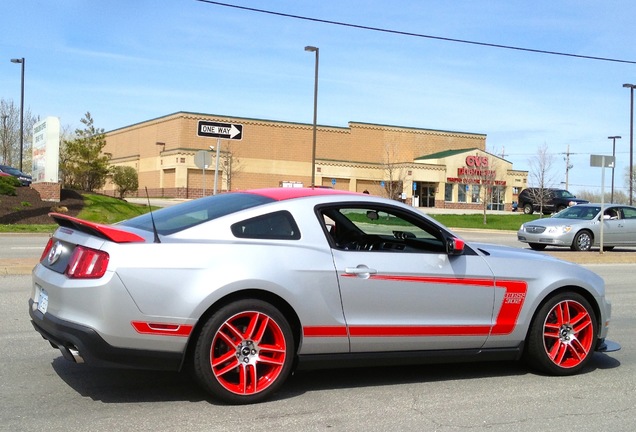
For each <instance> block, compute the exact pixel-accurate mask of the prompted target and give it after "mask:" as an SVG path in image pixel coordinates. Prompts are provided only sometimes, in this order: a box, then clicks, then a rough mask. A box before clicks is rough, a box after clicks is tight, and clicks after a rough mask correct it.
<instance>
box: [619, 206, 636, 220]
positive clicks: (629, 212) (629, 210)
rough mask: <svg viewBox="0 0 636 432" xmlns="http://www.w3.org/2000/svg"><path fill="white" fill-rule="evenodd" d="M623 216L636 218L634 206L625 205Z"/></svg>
mask: <svg viewBox="0 0 636 432" xmlns="http://www.w3.org/2000/svg"><path fill="white" fill-rule="evenodd" d="M622 210H623V218H624V219H636V209H635V208H632V207H623V208H622Z"/></svg>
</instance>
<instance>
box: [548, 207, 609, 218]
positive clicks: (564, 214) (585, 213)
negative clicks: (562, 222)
mask: <svg viewBox="0 0 636 432" xmlns="http://www.w3.org/2000/svg"><path fill="white" fill-rule="evenodd" d="M600 211H601V207H600V206H581V205H575V206H572V207H568V208H566V209H565V210H561V211H560V212H559V213H557V214H555V215H554V216H552V217H555V218H559V219H578V220H592V219H594V218H595V217H596V215H598V213H599V212H600Z"/></svg>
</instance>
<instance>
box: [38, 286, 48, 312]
mask: <svg viewBox="0 0 636 432" xmlns="http://www.w3.org/2000/svg"><path fill="white" fill-rule="evenodd" d="M48 307H49V294H48V293H47V292H46V291H45V290H43V289H40V294H39V295H38V310H39V311H40V312H42V313H43V314H45V313H46V309H47V308H48Z"/></svg>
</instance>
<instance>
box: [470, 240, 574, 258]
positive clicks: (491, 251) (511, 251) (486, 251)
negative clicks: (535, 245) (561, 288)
mask: <svg viewBox="0 0 636 432" xmlns="http://www.w3.org/2000/svg"><path fill="white" fill-rule="evenodd" d="M469 246H470V247H472V248H473V249H476V250H478V251H479V252H481V253H482V254H483V255H484V257H485V258H486V259H488V257H493V258H508V259H520V260H537V261H562V260H560V259H558V258H555V257H553V256H551V255H547V254H545V253H543V252H535V251H532V250H528V249H521V248H516V247H512V246H501V245H495V244H490V243H472V242H471V243H469Z"/></svg>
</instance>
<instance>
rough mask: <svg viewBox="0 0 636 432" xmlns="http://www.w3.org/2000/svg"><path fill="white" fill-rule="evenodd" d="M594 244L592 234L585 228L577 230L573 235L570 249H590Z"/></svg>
mask: <svg viewBox="0 0 636 432" xmlns="http://www.w3.org/2000/svg"><path fill="white" fill-rule="evenodd" d="M593 244H594V236H593V235H592V233H591V232H589V231H587V230H583V231H579V232H578V233H577V234H576V235H575V236H574V241H572V246H571V248H572V250H575V251H581V252H587V251H589V250H590V249H592V245H593Z"/></svg>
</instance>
